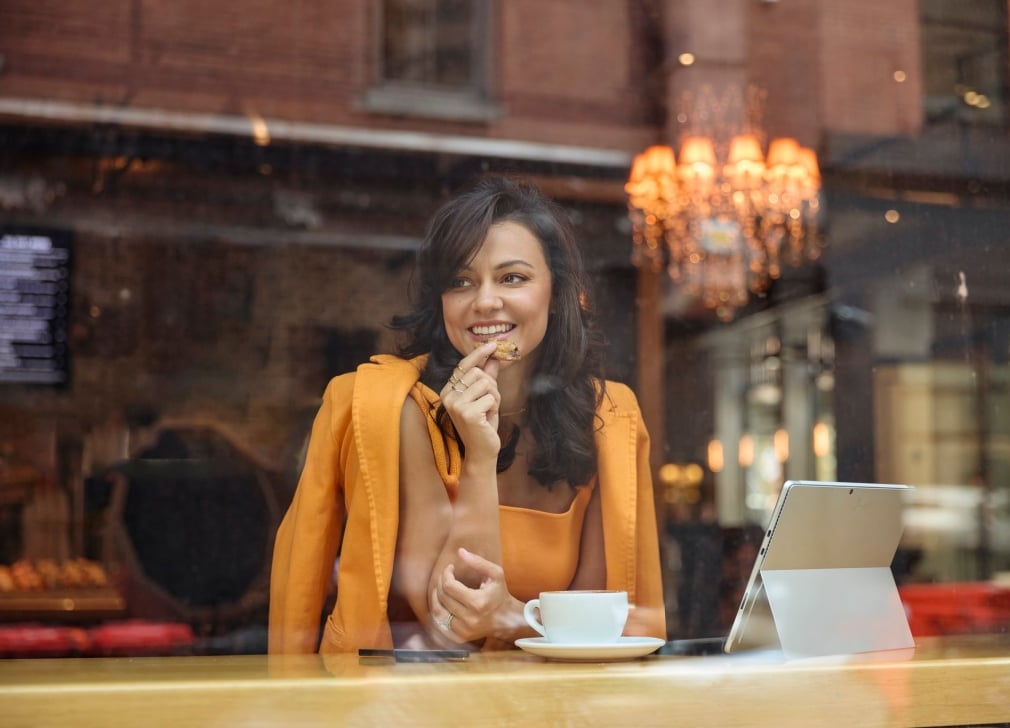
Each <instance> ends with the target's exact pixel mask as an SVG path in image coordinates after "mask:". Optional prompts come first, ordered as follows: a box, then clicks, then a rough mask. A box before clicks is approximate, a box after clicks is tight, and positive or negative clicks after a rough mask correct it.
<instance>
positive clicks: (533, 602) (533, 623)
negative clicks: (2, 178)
mask: <svg viewBox="0 0 1010 728" xmlns="http://www.w3.org/2000/svg"><path fill="white" fill-rule="evenodd" d="M534 610H536V612H537V613H538V614H539V613H540V600H539V599H530V600H529V601H528V602H526V606H525V607H523V617H525V618H526V623H527V624H528V625H529V626H530V627H532V628H533V629H535V630H536V631H537V632H539V633H540V634H541V635H543V636H544V637H546V636H547V632H546V631H545V630H544V626H543V625H542V624H541V623H540V621H539V620H538V619H537V618H536V617H535V616H533V612H534Z"/></svg>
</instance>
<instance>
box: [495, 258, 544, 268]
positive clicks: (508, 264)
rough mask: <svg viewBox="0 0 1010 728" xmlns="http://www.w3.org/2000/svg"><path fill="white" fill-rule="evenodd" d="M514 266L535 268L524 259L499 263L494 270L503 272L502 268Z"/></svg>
mask: <svg viewBox="0 0 1010 728" xmlns="http://www.w3.org/2000/svg"><path fill="white" fill-rule="evenodd" d="M514 265H521V266H524V267H526V268H534V267H535V266H534V265H533V264H532V263H528V262H526V261H525V260H523V259H522V258H516V259H514V260H506V261H503V262H501V263H498V264H497V265H496V266H495V267H494V269H495V270H501V269H502V268H511V267H512V266H514Z"/></svg>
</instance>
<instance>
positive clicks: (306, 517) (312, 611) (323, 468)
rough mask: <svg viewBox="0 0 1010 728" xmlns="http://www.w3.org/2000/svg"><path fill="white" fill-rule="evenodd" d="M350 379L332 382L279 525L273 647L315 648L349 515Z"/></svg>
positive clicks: (289, 649) (287, 649)
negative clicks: (345, 467)
mask: <svg viewBox="0 0 1010 728" xmlns="http://www.w3.org/2000/svg"><path fill="white" fill-rule="evenodd" d="M349 381H350V380H349V379H345V378H344V377H338V378H337V379H334V380H333V381H331V382H330V385H329V386H328V387H327V389H326V393H325V394H324V396H323V402H322V405H321V406H320V408H319V411H318V413H317V414H316V418H315V421H314V422H313V425H312V433H311V435H310V438H309V446H308V450H307V452H306V456H305V464H304V466H303V468H302V473H301V477H300V478H299V480H298V487H297V489H296V490H295V495H294V498H293V500H292V501H291V505H290V507H289V508H288V511H287V513H286V514H285V516H284V519H283V520H282V521H281V524H280V526H279V527H278V529H277V537H276V540H275V542H274V553H273V563H272V566H271V572H270V618H269V638H268V649H269V652H270V653H271V654H279V653H310V652H315V651H316V649H317V648H318V644H319V625H320V621H321V616H322V608H323V602H324V600H325V597H326V590H327V587H328V585H329V583H330V580H331V578H332V573H333V564H334V561H335V560H336V556H337V550H338V548H339V545H340V540H341V536H342V530H343V522H344V515H345V506H344V497H343V489H344V483H343V481H342V477H341V472H342V468H341V464H340V463H341V459H342V453H341V445H342V443H343V442H344V441H345V439H346V438H345V437H344V433H345V430H346V428H347V427H348V426H349V421H350V414H349V411H350V397H351V391H350V387H348V386H343V385H345V384H347V383H348V382H349Z"/></svg>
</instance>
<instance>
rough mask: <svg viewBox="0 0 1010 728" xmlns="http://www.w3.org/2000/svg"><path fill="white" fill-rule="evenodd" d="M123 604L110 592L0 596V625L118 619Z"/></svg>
mask: <svg viewBox="0 0 1010 728" xmlns="http://www.w3.org/2000/svg"><path fill="white" fill-rule="evenodd" d="M125 611H126V600H124V599H123V597H122V596H120V595H119V593H118V592H116V591H115V590H114V589H57V590H49V591H38V592H24V591H21V592H7V593H3V594H0V621H6V622H10V621H21V620H33V621H35V620H39V621H52V620H75V621H77V620H93V619H106V618H112V617H119V616H122V615H123V614H124V613H125Z"/></svg>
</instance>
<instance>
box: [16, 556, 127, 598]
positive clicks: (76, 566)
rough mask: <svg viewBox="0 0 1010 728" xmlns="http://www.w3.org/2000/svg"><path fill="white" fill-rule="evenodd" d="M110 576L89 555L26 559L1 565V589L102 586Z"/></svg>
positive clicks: (18, 590) (17, 590) (23, 589)
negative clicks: (86, 556)
mask: <svg viewBox="0 0 1010 728" xmlns="http://www.w3.org/2000/svg"><path fill="white" fill-rule="evenodd" d="M108 586H109V578H108V575H107V574H106V573H105V569H104V568H103V567H102V565H101V564H99V563H97V562H95V561H90V560H88V559H69V560H67V561H64V562H63V563H62V564H58V563H57V562H56V561H54V560H53V559H39V560H38V561H35V562H32V561H28V560H25V559H22V560H19V561H15V562H14V563H13V564H11V565H10V566H3V565H0V593H12V592H42V591H47V590H55V589H101V588H105V587H108Z"/></svg>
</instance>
